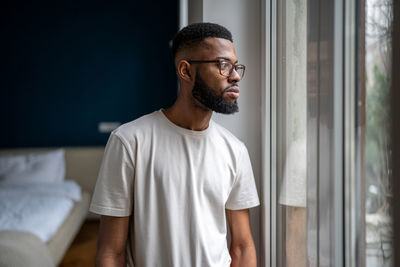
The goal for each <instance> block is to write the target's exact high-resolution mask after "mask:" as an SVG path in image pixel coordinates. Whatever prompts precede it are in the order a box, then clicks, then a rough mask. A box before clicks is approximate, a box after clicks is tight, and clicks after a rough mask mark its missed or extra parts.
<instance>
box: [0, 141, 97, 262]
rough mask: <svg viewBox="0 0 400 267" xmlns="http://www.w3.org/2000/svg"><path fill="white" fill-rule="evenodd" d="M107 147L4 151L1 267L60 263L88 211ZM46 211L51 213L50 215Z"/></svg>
mask: <svg viewBox="0 0 400 267" xmlns="http://www.w3.org/2000/svg"><path fill="white" fill-rule="evenodd" d="M102 155H103V148H65V149H23V150H22V149H15V150H0V267H3V266H15V267H18V266H33V267H34V266H41V267H47V266H49V267H50V266H57V265H58V264H59V263H60V261H61V260H62V258H63V256H64V254H65V252H66V251H67V249H68V247H69V246H70V244H71V242H72V241H73V239H74V237H75V235H76V234H77V232H78V231H79V229H80V227H81V225H82V223H83V222H84V220H85V219H97V218H98V217H96V215H94V214H90V213H88V207H89V202H90V198H91V193H92V190H93V188H94V185H95V182H96V179H97V173H98V169H99V166H100V163H101V158H102ZM46 216H49V217H48V218H46Z"/></svg>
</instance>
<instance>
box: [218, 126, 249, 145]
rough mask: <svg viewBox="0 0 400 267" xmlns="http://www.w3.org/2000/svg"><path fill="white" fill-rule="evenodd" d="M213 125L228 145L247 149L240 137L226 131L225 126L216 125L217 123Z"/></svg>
mask: <svg viewBox="0 0 400 267" xmlns="http://www.w3.org/2000/svg"><path fill="white" fill-rule="evenodd" d="M213 124H214V129H215V132H216V134H217V135H218V136H219V137H220V138H222V139H223V140H224V141H225V142H226V143H228V144H230V145H231V146H234V147H237V148H243V147H245V145H244V143H243V142H242V141H241V140H240V139H239V138H238V137H236V136H235V135H234V134H233V133H232V132H231V131H229V130H228V129H226V128H225V127H224V126H222V125H220V124H218V123H216V122H215V121H213Z"/></svg>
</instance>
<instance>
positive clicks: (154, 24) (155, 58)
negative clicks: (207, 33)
mask: <svg viewBox="0 0 400 267" xmlns="http://www.w3.org/2000/svg"><path fill="white" fill-rule="evenodd" d="M93 3H96V2H93ZM177 30H178V6H177V1H162V0H158V1H140V2H137V1H131V2H128V3H124V4H119V5H114V6H95V5H87V6H82V5H81V6H74V7H71V6H70V7H65V6H64V7H54V4H53V6H52V7H48V5H46V4H42V5H39V6H38V5H35V6H24V7H13V8H12V7H9V8H3V7H2V8H0V35H1V36H0V38H1V39H0V40H1V42H0V73H1V74H0V75H1V79H0V89H1V93H0V125H1V126H0V127H1V130H0V147H3V148H5V147H36V146H93V145H104V144H105V143H106V141H107V138H108V134H104V133H99V132H98V123H99V122H103V121H106V122H110V121H118V122H122V123H124V122H128V121H131V120H133V119H135V118H138V117H139V116H141V115H144V114H146V113H149V112H151V111H154V110H156V109H159V108H162V107H167V106H169V105H171V104H173V102H174V100H175V98H176V85H177V82H176V77H175V70H174V66H173V60H172V57H171V55H170V50H169V41H170V40H171V39H172V38H173V36H174V34H175V32H176V31H177Z"/></svg>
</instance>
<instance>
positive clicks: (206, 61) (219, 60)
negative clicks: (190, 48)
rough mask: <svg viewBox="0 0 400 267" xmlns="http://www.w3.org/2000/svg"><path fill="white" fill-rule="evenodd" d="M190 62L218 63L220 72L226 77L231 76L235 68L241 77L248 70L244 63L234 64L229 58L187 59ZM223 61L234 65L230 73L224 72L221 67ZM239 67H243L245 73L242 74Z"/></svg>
mask: <svg viewBox="0 0 400 267" xmlns="http://www.w3.org/2000/svg"><path fill="white" fill-rule="evenodd" d="M187 62H188V63H189V64H202V63H218V68H219V74H221V75H222V76H224V77H227V78H229V77H230V76H231V75H232V72H233V69H235V71H236V72H237V74H238V75H239V77H240V79H242V78H243V77H244V73H245V72H246V66H245V65H243V64H233V62H232V61H230V60H227V59H214V60H188V61H187ZM222 62H228V63H229V64H231V65H232V67H231V69H230V70H229V74H228V75H224V74H222V69H221V63H222ZM238 68H241V69H242V70H243V74H242V75H240V74H239V72H238V71H237V70H238Z"/></svg>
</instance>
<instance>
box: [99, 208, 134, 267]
mask: <svg viewBox="0 0 400 267" xmlns="http://www.w3.org/2000/svg"><path fill="white" fill-rule="evenodd" d="M128 229H129V217H112V216H101V220H100V230H99V241H98V243H97V251H96V267H117V266H121V267H122V266H124V267H125V266H126V258H125V256H126V255H125V248H126V240H127V238H128Z"/></svg>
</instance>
